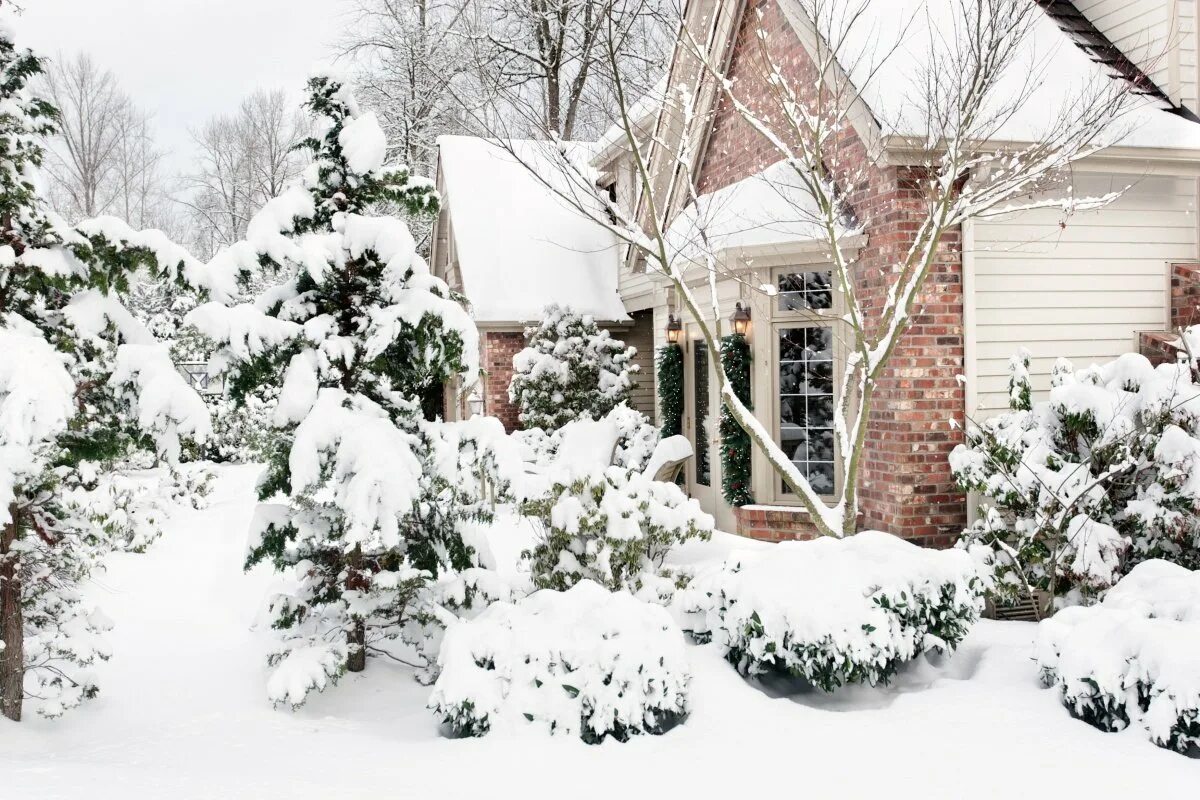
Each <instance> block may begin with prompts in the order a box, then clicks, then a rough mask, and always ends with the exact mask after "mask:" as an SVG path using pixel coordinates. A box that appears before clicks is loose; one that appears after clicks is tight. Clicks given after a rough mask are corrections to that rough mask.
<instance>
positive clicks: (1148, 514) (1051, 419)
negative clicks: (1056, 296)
mask: <svg viewBox="0 0 1200 800" xmlns="http://www.w3.org/2000/svg"><path fill="white" fill-rule="evenodd" d="M1028 366H1029V354H1028V353H1024V352H1023V353H1021V354H1020V355H1018V356H1016V357H1014V358H1013V359H1012V361H1011V363H1010V369H1011V372H1012V378H1011V381H1010V405H1011V409H1010V410H1009V411H1008V412H1007V413H1005V414H1000V415H998V416H995V417H992V418H990V419H988V420H986V421H985V422H983V423H982V424H978V425H976V424H971V425H969V426H968V428H967V431H966V439H967V441H966V443H965V444H963V445H959V446H958V447H956V448H955V450H954V452H953V453H952V454H951V457H950V466H951V469H952V470H953V472H954V476H955V478H956V480H957V481H958V483H959V485H960V486H961V487H962V488H963V489H964V490H967V491H975V492H979V493H980V494H981V495H983V496H984V497H987V498H989V500H988V502H987V503H985V504H984V505H983V507H982V508H981V512H982V513H981V514H980V517H979V520H978V521H977V522H976V523H975V524H974V525H972V526H971V527H970V528H969V529H968V530H967V531H966V532H965V534H964V544H972V545H974V544H982V545H985V546H987V547H989V548H990V549H991V550H992V551H993V554H994V555H993V558H994V561H995V565H996V568H997V577H998V581H997V590H998V592H999V594H1000V597H1001V599H1005V598H1013V597H1015V596H1019V595H1023V594H1028V593H1031V592H1032V591H1033V590H1045V591H1048V592H1050V593H1051V594H1054V595H1058V596H1063V595H1072V596H1074V598H1076V599H1082V598H1081V597H1080V596H1081V595H1083V596H1087V595H1095V594H1098V593H1100V592H1103V591H1104V590H1105V589H1107V588H1108V587H1110V586H1112V585H1113V583H1114V582H1116V581H1117V580H1118V579H1119V578H1120V576H1121V575H1122V574H1123V573H1124V572H1126V571H1128V569H1129V568H1130V567H1131V566H1132V565H1134V564H1136V563H1138V562H1140V561H1144V560H1146V559H1151V558H1165V559H1168V560H1170V561H1174V562H1176V563H1179V564H1182V565H1184V566H1186V567H1188V568H1189V569H1193V568H1197V567H1200V385H1197V384H1196V383H1194V382H1193V378H1192V375H1191V372H1190V371H1189V369H1188V367H1187V365H1185V364H1164V365H1161V366H1159V367H1157V368H1156V367H1153V366H1152V365H1151V364H1150V362H1149V361H1147V360H1146V359H1145V358H1144V357H1142V356H1140V355H1138V354H1136V353H1129V354H1126V355H1124V356H1121V357H1120V358H1119V359H1117V360H1116V361H1112V362H1110V363H1107V364H1104V365H1100V366H1092V367H1089V368H1087V369H1080V370H1076V369H1074V368H1073V367H1072V366H1071V364H1070V362H1068V361H1066V360H1065V359H1060V360H1059V362H1058V364H1056V365H1055V367H1054V370H1053V374H1052V376H1051V389H1050V395H1049V398H1048V399H1047V400H1045V401H1042V402H1038V403H1033V402H1031V395H1032V393H1031V390H1030V386H1029V374H1028Z"/></svg>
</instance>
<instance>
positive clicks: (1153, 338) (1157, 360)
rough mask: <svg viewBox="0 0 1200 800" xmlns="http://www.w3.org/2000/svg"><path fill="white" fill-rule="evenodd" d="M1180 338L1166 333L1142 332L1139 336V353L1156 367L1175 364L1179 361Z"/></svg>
mask: <svg viewBox="0 0 1200 800" xmlns="http://www.w3.org/2000/svg"><path fill="white" fill-rule="evenodd" d="M1178 343H1179V336H1178V335H1176V334H1174V333H1168V332H1166V331H1142V332H1141V333H1139V334H1138V352H1139V353H1141V354H1142V355H1144V356H1145V357H1146V358H1148V359H1150V363H1151V364H1153V365H1154V366H1156V367H1157V366H1158V365H1159V364H1174V363H1175V362H1176V361H1177V360H1178V359H1179V347H1177V345H1178Z"/></svg>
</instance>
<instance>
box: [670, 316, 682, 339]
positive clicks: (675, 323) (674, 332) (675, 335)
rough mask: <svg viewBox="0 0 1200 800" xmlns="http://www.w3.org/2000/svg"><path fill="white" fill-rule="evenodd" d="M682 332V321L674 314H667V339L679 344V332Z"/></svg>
mask: <svg viewBox="0 0 1200 800" xmlns="http://www.w3.org/2000/svg"><path fill="white" fill-rule="evenodd" d="M681 333H683V323H682V322H680V321H679V317H677V316H675V315H674V314H668V315H667V341H668V342H670V343H671V344H679V334H681Z"/></svg>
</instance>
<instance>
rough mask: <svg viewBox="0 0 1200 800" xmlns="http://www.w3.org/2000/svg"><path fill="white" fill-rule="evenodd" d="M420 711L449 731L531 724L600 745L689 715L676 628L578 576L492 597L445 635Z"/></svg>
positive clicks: (653, 609)
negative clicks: (507, 598) (513, 598)
mask: <svg viewBox="0 0 1200 800" xmlns="http://www.w3.org/2000/svg"><path fill="white" fill-rule="evenodd" d="M438 663H439V666H440V668H441V674H440V676H439V678H438V680H437V683H436V684H434V690H433V694H432V696H431V697H430V700H429V707H430V708H431V709H432V710H433V711H434V712H435V713H436V714H437V715H438V716H439V717H440V718H441V719H442V721H443V722H444V723H445V724H446V725H448V726H449V728H450V729H451V730H452V731H453V732H454V733H455V734H457V735H463V736H483V735H484V734H486V733H489V732H492V731H508V732H512V731H516V730H521V729H524V728H529V727H532V728H535V729H538V730H541V731H545V732H548V733H552V734H558V735H566V736H578V737H580V738H581V739H583V740H584V741H587V742H599V741H601V740H603V739H604V738H605V737H607V736H612V737H613V738H615V739H617V740H619V741H626V740H627V739H629V737H630V736H633V735H636V734H643V733H648V734H659V733H663V732H664V731H665V730H666V729H668V728H670V727H671V726H672V725H674V724H675V723H676V722H678V721H679V720H681V719H682V718H683V717H684V716H685V715H686V714H687V711H688V683H689V681H690V679H691V675H690V671H689V668H688V663H687V656H686V653H685V647H684V638H683V634H682V633H681V632H680V630H679V629H678V627H676V625H675V624H674V622H672V620H671V618H670V615H669V614H668V613H667V612H666V610H665V609H663V608H661V607H659V606H654V605H650V604H646V603H642V602H640V601H638V600H636V599H635V598H634V597H632V596H630V595H628V594H624V593H615V594H613V593H609V592H607V591H605V590H604V589H603V588H602V587H601V586H599V585H597V584H595V583H592V582H590V581H584V582H582V583H580V584H578V585H576V586H575V587H573V588H571V589H570V590H568V591H565V592H556V591H551V590H543V591H540V592H536V593H534V594H532V595H530V596H529V597H526V598H525V599H523V600H521V601H520V602H518V603H495V604H493V605H492V606H490V607H489V608H488V609H487V610H486V611H484V612H483V613H482V614H481V615H480V616H479V617H477V618H476V619H474V620H472V621H470V622H463V623H460V624H458V625H455V626H453V627H452V628H450V630H448V631H447V632H446V637H445V640H444V641H443V643H442V649H441V653H440V654H439V656H438Z"/></svg>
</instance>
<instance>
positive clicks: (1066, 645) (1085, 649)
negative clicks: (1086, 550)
mask: <svg viewBox="0 0 1200 800" xmlns="http://www.w3.org/2000/svg"><path fill="white" fill-rule="evenodd" d="M1037 662H1038V669H1039V670H1040V672H1041V677H1042V682H1043V683H1044V684H1046V685H1047V686H1054V687H1056V688H1057V689H1058V690H1059V693H1060V695H1061V697H1062V701H1063V704H1064V705H1065V706H1066V707H1067V708H1068V709H1070V710H1071V713H1072V714H1074V715H1075V716H1076V717H1079V718H1080V719H1082V720H1084V721H1085V722H1087V723H1089V724H1091V725H1093V726H1095V727H1097V728H1099V729H1100V730H1104V731H1120V730H1124V729H1125V728H1127V727H1129V726H1130V725H1132V724H1134V723H1135V722H1136V723H1138V724H1140V725H1141V727H1142V728H1143V729H1145V731H1146V734H1147V735H1148V736H1149V738H1150V740H1151V741H1153V742H1154V743H1155V744H1157V745H1159V746H1160V747H1166V748H1170V749H1172V750H1178V751H1179V752H1189V751H1193V752H1194V751H1195V749H1196V748H1198V747H1200V572H1192V571H1191V570H1187V569H1184V568H1183V567H1180V566H1178V565H1175V564H1171V563H1170V562H1167V561H1161V560H1152V561H1145V562H1143V563H1141V564H1138V565H1137V566H1136V567H1134V568H1133V570H1131V571H1130V573H1129V575H1127V576H1126V577H1125V578H1123V579H1122V580H1121V581H1120V582H1119V583H1117V585H1116V586H1114V587H1113V589H1112V591H1111V592H1109V593H1108V595H1107V596H1106V597H1105V598H1104V601H1103V602H1102V603H1100V604H1099V605H1095V606H1089V607H1074V608H1068V609H1064V610H1063V611H1060V612H1059V613H1058V614H1056V615H1055V616H1054V617H1052V618H1050V619H1047V620H1044V621H1043V622H1042V623H1041V624H1040V625H1039V626H1038V642H1037Z"/></svg>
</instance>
